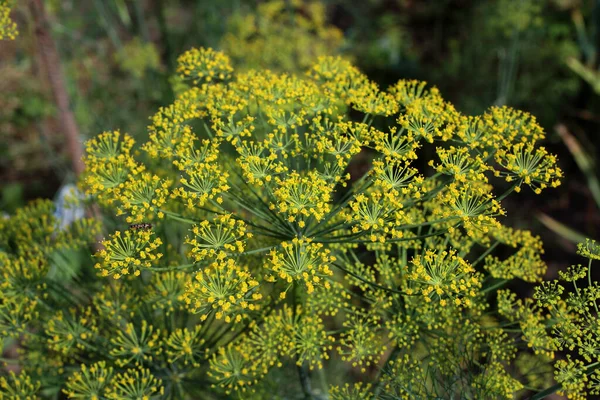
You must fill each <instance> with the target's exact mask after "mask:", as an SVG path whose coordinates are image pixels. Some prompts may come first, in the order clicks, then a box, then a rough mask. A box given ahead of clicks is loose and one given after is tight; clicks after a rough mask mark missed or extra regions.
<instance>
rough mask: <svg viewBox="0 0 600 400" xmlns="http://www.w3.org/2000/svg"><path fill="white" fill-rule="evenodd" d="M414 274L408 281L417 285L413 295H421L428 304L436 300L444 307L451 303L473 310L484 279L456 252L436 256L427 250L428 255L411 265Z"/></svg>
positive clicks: (444, 252)
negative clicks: (474, 300)
mask: <svg viewBox="0 0 600 400" xmlns="http://www.w3.org/2000/svg"><path fill="white" fill-rule="evenodd" d="M411 263H412V264H413V270H412V272H411V273H410V275H409V276H408V280H409V281H410V282H412V283H413V285H414V286H412V287H411V289H410V291H411V292H412V291H414V292H415V293H420V294H421V295H422V296H424V298H425V301H427V302H429V301H432V298H435V299H438V300H437V301H438V302H439V303H440V305H441V306H446V305H447V304H448V302H452V303H454V305H456V306H464V307H470V306H471V305H472V304H473V303H472V301H473V299H474V298H475V297H476V296H477V295H478V292H479V289H480V288H481V276H480V274H478V273H476V272H475V269H474V268H473V267H472V266H471V265H469V264H468V263H467V262H466V261H465V260H463V259H462V258H461V257H459V256H457V255H456V251H454V250H450V251H448V252H446V251H443V252H434V251H431V250H427V251H426V252H425V255H423V256H422V257H421V256H417V257H415V258H413V260H412V261H411Z"/></svg>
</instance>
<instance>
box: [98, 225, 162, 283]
mask: <svg viewBox="0 0 600 400" xmlns="http://www.w3.org/2000/svg"><path fill="white" fill-rule="evenodd" d="M153 235H154V233H153V232H152V231H149V230H141V229H136V230H131V229H130V230H126V231H125V232H124V233H123V232H121V231H116V232H115V233H114V234H112V235H111V237H110V239H108V240H103V241H102V246H103V247H104V249H102V250H100V251H99V252H98V254H97V257H98V258H100V259H101V261H100V262H99V263H97V264H96V265H95V268H96V269H99V270H100V271H101V274H102V276H112V277H113V278H115V279H119V278H121V277H122V276H125V275H129V274H130V273H133V275H135V276H139V275H140V274H141V272H142V271H143V270H144V269H150V268H152V266H153V265H154V264H155V263H156V262H157V261H158V260H159V259H160V258H161V257H162V253H158V252H156V249H158V247H160V246H161V245H162V240H161V239H160V238H156V239H152V236H153Z"/></svg>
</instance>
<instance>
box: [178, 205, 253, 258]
mask: <svg viewBox="0 0 600 400" xmlns="http://www.w3.org/2000/svg"><path fill="white" fill-rule="evenodd" d="M192 233H193V234H194V236H193V237H192V238H187V239H186V243H187V244H189V245H190V246H192V249H191V251H190V253H189V255H190V257H191V258H193V259H194V260H196V261H202V260H205V259H216V260H219V261H222V260H224V259H225V258H226V257H227V256H228V255H230V254H235V253H243V252H244V248H245V242H246V240H247V239H250V238H252V233H250V232H247V231H246V224H245V223H244V221H242V220H235V219H234V218H233V217H232V215H231V214H225V215H219V216H217V217H216V218H215V219H214V220H213V221H207V220H204V221H202V222H200V223H199V224H198V225H194V227H193V228H192Z"/></svg>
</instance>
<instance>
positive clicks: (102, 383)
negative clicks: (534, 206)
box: [63, 361, 113, 399]
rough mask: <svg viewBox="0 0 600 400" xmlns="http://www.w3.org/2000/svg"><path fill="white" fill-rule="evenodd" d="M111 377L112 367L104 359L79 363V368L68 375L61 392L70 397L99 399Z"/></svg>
mask: <svg viewBox="0 0 600 400" xmlns="http://www.w3.org/2000/svg"><path fill="white" fill-rule="evenodd" d="M112 377H113V368H112V367H110V366H107V365H106V362H105V361H99V362H97V363H94V364H91V365H89V366H88V365H86V364H81V370H80V371H75V372H74V373H73V374H72V375H71V376H69V379H68V380H67V384H66V387H65V388H64V389H63V393H65V394H66V395H67V397H68V398H70V399H101V398H103V397H105V396H106V394H107V393H106V388H107V386H108V385H110V383H111V379H112Z"/></svg>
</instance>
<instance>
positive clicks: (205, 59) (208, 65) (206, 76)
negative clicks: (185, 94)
mask: <svg viewBox="0 0 600 400" xmlns="http://www.w3.org/2000/svg"><path fill="white" fill-rule="evenodd" d="M177 63H178V66H177V73H178V74H179V75H180V76H182V77H183V78H185V79H190V80H191V81H192V82H193V83H194V84H197V83H199V82H210V81H212V80H214V79H219V80H224V79H227V78H229V74H230V73H231V72H232V71H233V68H232V67H231V62H230V60H229V57H227V56H226V55H225V54H224V53H221V52H218V51H214V50H213V49H204V48H202V49H191V50H189V51H186V52H185V53H183V54H182V55H180V56H179V58H178V59H177Z"/></svg>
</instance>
